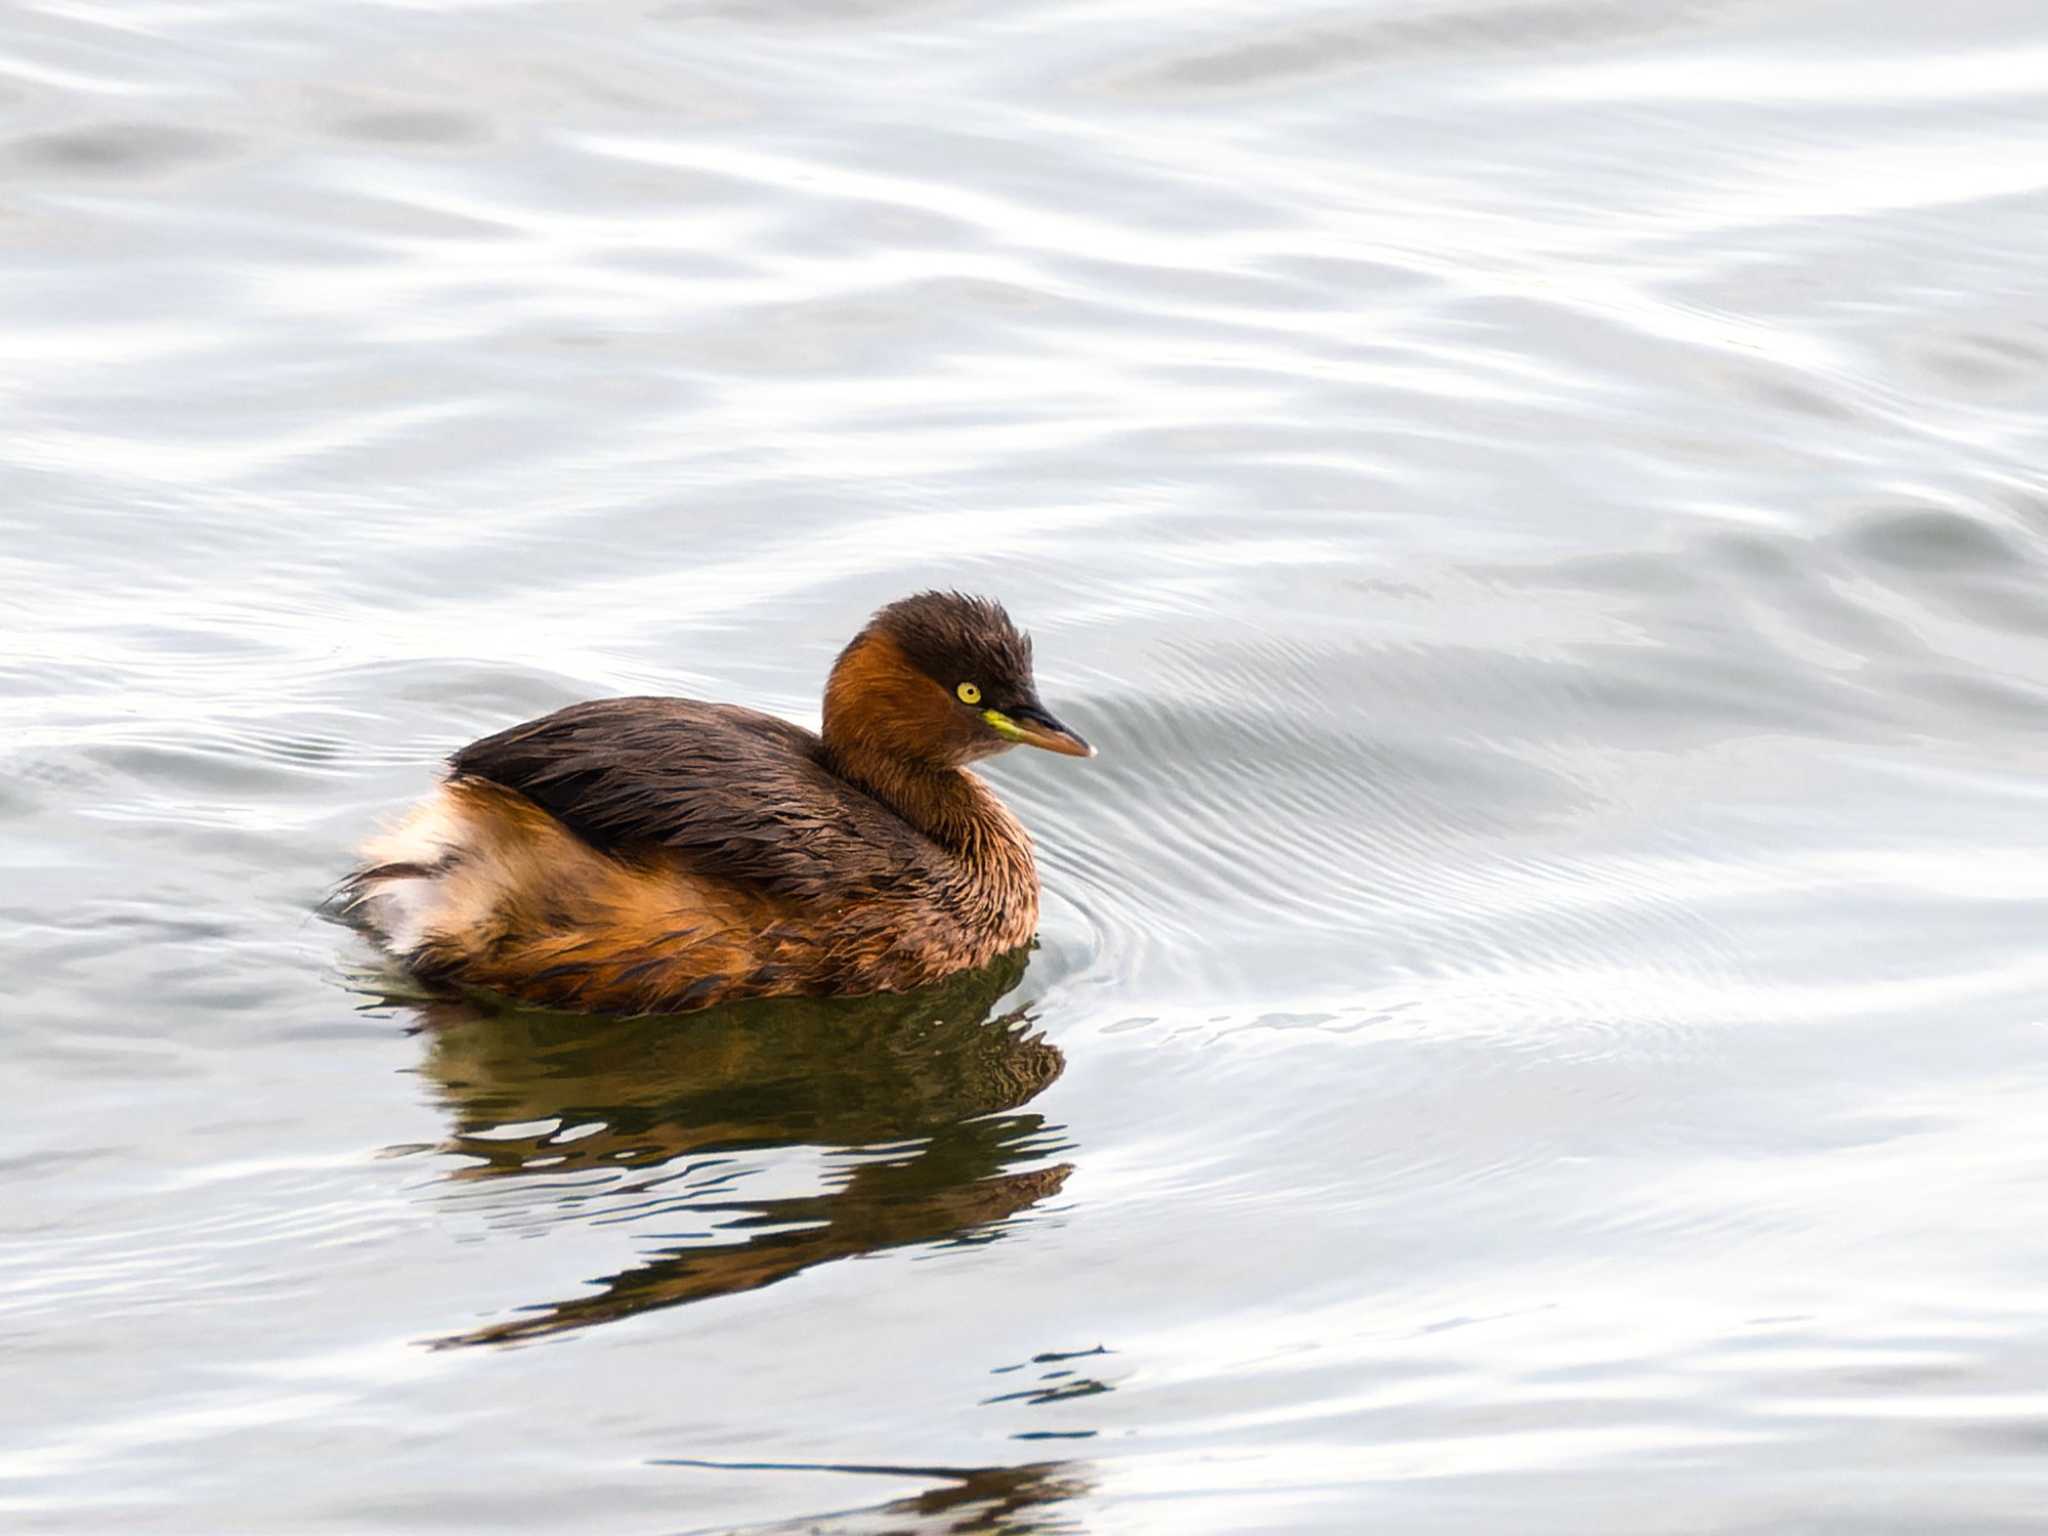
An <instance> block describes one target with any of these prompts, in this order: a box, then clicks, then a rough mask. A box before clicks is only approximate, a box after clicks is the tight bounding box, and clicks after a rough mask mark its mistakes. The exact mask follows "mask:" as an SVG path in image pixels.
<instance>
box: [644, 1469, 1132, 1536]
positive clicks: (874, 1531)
mask: <svg viewBox="0 0 2048 1536" xmlns="http://www.w3.org/2000/svg"><path fill="white" fill-rule="evenodd" d="M655 1465H656V1466H670V1467H711V1468H716V1467H724V1468H728V1469H732V1470H747V1471H789V1472H848V1473H870V1474H878V1475H882V1476H888V1477H925V1478H931V1479H933V1480H934V1481H936V1482H937V1483H938V1484H939V1486H937V1487H934V1488H931V1489H928V1490H927V1491H925V1492H923V1493H919V1494H913V1495H912V1496H911V1497H909V1498H907V1499H898V1500H895V1501H894V1502H892V1503H888V1504H881V1505H876V1506H873V1507H871V1508H867V1509H852V1510H845V1511H842V1512H841V1513H839V1514H836V1515H830V1516H825V1517H822V1518H820V1517H815V1516H814V1517H810V1518H806V1519H800V1520H792V1521H787V1522H784V1523H781V1524H777V1525H762V1526H749V1527H747V1528H745V1529H744V1530H743V1531H735V1532H734V1533H733V1536H799V1533H801V1536H821V1533H824V1532H834V1533H843V1536H965V1533H967V1532H982V1533H992V1532H1000V1533H1002V1536H1065V1533H1070V1532H1077V1531H1079V1530H1080V1529H1081V1526H1080V1524H1079V1523H1078V1520H1077V1517H1076V1512H1075V1510H1074V1508H1073V1506H1074V1504H1075V1503H1076V1502H1077V1501H1079V1500H1081V1499H1084V1498H1086V1497H1087V1496H1088V1494H1089V1493H1091V1492H1092V1491H1093V1490H1092V1486H1091V1480H1090V1478H1089V1476H1088V1468H1087V1467H1086V1466H1085V1465H1082V1464H1079V1463H1075V1462H1056V1461H1054V1462H1036V1463H1033V1464H1031V1465H1028V1466H1021V1467H879V1466H877V1467H871V1466H804V1465H790V1464H783V1465H780V1466H776V1467H763V1466H761V1465H760V1464H758V1463H755V1464H751V1465H746V1466H744V1467H737V1466H735V1464H733V1463H730V1462H713V1461H686V1460H680V1459H678V1460H660V1461H657V1462H656V1463H655Z"/></svg>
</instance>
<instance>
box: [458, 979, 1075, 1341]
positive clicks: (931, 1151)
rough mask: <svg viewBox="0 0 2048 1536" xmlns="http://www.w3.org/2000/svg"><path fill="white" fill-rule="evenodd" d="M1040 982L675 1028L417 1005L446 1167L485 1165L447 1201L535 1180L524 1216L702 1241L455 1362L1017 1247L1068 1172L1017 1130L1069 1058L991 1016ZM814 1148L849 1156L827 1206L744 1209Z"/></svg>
mask: <svg viewBox="0 0 2048 1536" xmlns="http://www.w3.org/2000/svg"><path fill="white" fill-rule="evenodd" d="M1023 964H1024V957H1023V956H1022V955H1016V956H1011V957H1009V958H1008V959H1006V960H1004V961H1001V962H998V963H997V964H996V965H994V966H992V967H990V968H988V969H986V970H983V971H978V972H973V973H970V974H967V975H964V976H959V977H955V978H953V979H952V980H951V981H949V982H948V983H946V984H944V985H942V986H939V987H934V988H928V989H926V990H924V991H921V992H918V993H913V994H905V995H900V996H886V997H872V998H861V999H849V1000H832V1001H824V1000H818V1001H808V1000H807V1001H777V1002H761V1003H745V1004H737V1005H734V1006H732V1007H728V1008H724V1009H717V1010H711V1011H708V1012H705V1013H700V1014H692V1015H689V1016H687V1017H683V1018H673V1019H630V1020H598V1019H591V1018H586V1017H580V1016H570V1015H561V1014H543V1013H534V1012H530V1011H521V1010H514V1009H510V1008H505V1009H493V1008H491V1007H490V1005H488V1004H480V1003H476V1002H471V1001H461V1002H455V1001H447V1000H436V1001H431V1002H427V1003H425V1004H423V1005H420V1015H421V1018H420V1023H421V1026H422V1032H423V1035H424V1038H425V1040H426V1042H427V1050H426V1056H425V1061H424V1064H423V1070H424V1071H425V1073H426V1074H427V1076H428V1077H429V1079H430V1080H431V1081H432V1083H433V1084H434V1086H435V1088H436V1090H437V1092H438V1094H439V1096H440V1098H441V1099H442V1101H443V1103H444V1104H445V1106H446V1108H447V1110H448V1113H449V1115H450V1118H451V1120H452V1122H453V1126H452V1131H451V1134H450V1136H449V1138H448V1139H447V1141H446V1142H444V1143H443V1144H442V1147H441V1150H443V1151H447V1152H453V1153H458V1154H460V1155H462V1156H463V1157H464V1158H466V1159H469V1160H470V1162H469V1163H468V1165H467V1166H465V1167H463V1168H460V1169H457V1170H456V1171H454V1172H453V1173H451V1174H450V1175H449V1176H448V1177H449V1178H450V1180H453V1181H457V1182H466V1183H469V1184H475V1183H478V1182H480V1181H494V1180H496V1181H505V1180H516V1181H518V1182H519V1186H520V1187H521V1190H522V1195H523V1196H524V1198H522V1199H521V1200H520V1201H519V1202H518V1205H519V1207H520V1208H521V1209H522V1210H523V1213H524V1214H525V1215H527V1216H530V1215H531V1213H532V1208H533V1204H534V1202H533V1200H532V1199H531V1198H530V1196H531V1195H532V1194H533V1193H535V1192H536V1191H538V1192H544V1194H545V1200H544V1201H543V1202H542V1204H543V1212H544V1215H545V1216H546V1218H547V1219H560V1218H573V1217H578V1216H586V1217H589V1218H592V1219H600V1220H634V1221H645V1220H648V1219H650V1218H654V1217H659V1218H662V1219H661V1221H660V1223H659V1225H660V1227H661V1228H662V1230H663V1231H664V1234H665V1235H670V1236H672V1235H673V1234H674V1230H675V1228H676V1226H677V1225H679V1224H680V1225H684V1226H687V1227H689V1228H690V1229H691V1232H690V1234H689V1235H688V1236H687V1237H686V1238H685V1239H684V1240H683V1241H681V1242H677V1243H672V1244H671V1245H669V1246H664V1247H662V1248H660V1249H657V1250H655V1251H652V1252H650V1253H649V1254H648V1255H647V1256H646V1257H645V1258H644V1260H643V1261H642V1262H640V1263H639V1264H637V1265H635V1266H634V1267H632V1268H630V1269H627V1270H624V1271H622V1272H621V1273H618V1274H615V1275H610V1276H607V1277H605V1278H604V1279H602V1280H600V1281H599V1282H597V1285H598V1289H597V1290H596V1291H594V1292H591V1293H589V1294H585V1295H581V1296H577V1297H574V1298H571V1299H566V1300H561V1301H552V1302H546V1303H542V1304H539V1305H536V1306H533V1307H531V1308H528V1309H525V1310H524V1311H523V1312H522V1314H521V1315H519V1316H517V1317H515V1318H511V1319H509V1320H506V1321H502V1322H496V1323H492V1324H490V1325H488V1326H486V1327H482V1328H478V1329H476V1330H474V1331H472V1332H469V1333H464V1334H461V1335H458V1336H456V1337H453V1338H448V1339H442V1340H438V1341H436V1342H437V1343H439V1344H442V1345H458V1344H482V1343H500V1342H509V1341H513V1340H520V1339H530V1338H535V1337H538V1336H541V1335H546V1334H553V1333H560V1332H562V1331H565V1330H568V1329H574V1328H582V1327H588V1326H590V1325H592V1324H595V1323H603V1322H609V1321H612V1320H613V1319H616V1318H621V1317H628V1316H631V1315H633V1314H636V1313H640V1312H646V1311H650V1310H653V1309H656V1308H660V1307H670V1306H676V1305H679V1304H681V1303H683V1302H688V1301H698V1300H702V1299H704V1298H707V1297H713V1296H722V1295H727V1294H730V1293H733V1292H736V1291H746V1290H753V1289H756V1288H758V1287H760V1286H764V1285H769V1284H772V1283H774V1282H775V1281H777V1280H780V1279H784V1278H786V1277H787V1276H789V1275H793V1274H796V1273H797V1272H799V1271H800V1270H804V1269H807V1268H809V1267H810V1266H811V1265H813V1264H821V1263H824V1262H826V1261H827V1260H830V1259H841V1258H848V1257H852V1256H855V1255H858V1254H864V1253H873V1252H876V1251H877V1250H880V1249H884V1248H893V1247H899V1246H901V1245H904V1244H910V1243H932V1242H940V1241H945V1240H949V1239H950V1240H955V1241H963V1242H965V1241H985V1240H988V1239H989V1238H992V1237H994V1236H996V1235H999V1229H1000V1226H1001V1224H1002V1223H1003V1222H1005V1221H1006V1220H1008V1219H1009V1218H1010V1217H1012V1216H1014V1215H1016V1214H1017V1213H1018V1212H1020V1211H1022V1210H1024V1209H1025V1208H1026V1207H1028V1206H1031V1205H1033V1204H1035V1203H1036V1202H1038V1201H1040V1200H1043V1199H1045V1198H1046V1197H1047V1196H1049V1195H1051V1194H1053V1193H1054V1192H1055V1191H1057V1190H1058V1189H1059V1188H1060V1186H1061V1184H1062V1183H1064V1182H1065V1180H1066V1177H1067V1174H1068V1172H1069V1171H1070V1169H1069V1165H1067V1164H1064V1163H1058V1164H1050V1165H1048V1164H1047V1162H1046V1159H1047V1158H1048V1156H1049V1155H1050V1154H1051V1153H1052V1152H1054V1151H1055V1150H1057V1149H1058V1148H1059V1145H1060V1142H1059V1133H1058V1131H1057V1130H1056V1129H1055V1128H1052V1127H1048V1126H1047V1125H1046V1123H1045V1121H1044V1120H1043V1118H1042V1117H1041V1116H1039V1115H1036V1114H1029V1113H1016V1112H1015V1111H1017V1110H1018V1109H1019V1108H1020V1107H1021V1106H1022V1105H1024V1104H1026V1103H1028V1102H1029V1101H1030V1100H1031V1099H1033V1098H1034V1097H1036V1096H1037V1094H1038V1093H1039V1092H1040V1091H1041V1090H1042V1089H1043V1088H1045V1087H1046V1086H1047V1085H1048V1084H1049V1083H1051V1082H1052V1081H1053V1079H1054V1078H1056V1077H1058V1076H1059V1073H1060V1069H1061V1067H1062V1066H1063V1065H1064V1061H1063V1058H1062V1057H1061V1055H1060V1053H1059V1051H1058V1050H1057V1049H1056V1048H1055V1047H1054V1046H1052V1045H1050V1044H1049V1043H1047V1042H1046V1041H1045V1040H1043V1039H1042V1038H1039V1037H1038V1036H1037V1035H1036V1034H1035V1033H1033V1031H1032V1027H1031V1021H1030V1018H1029V1016H1028V1015H1027V1014H1025V1013H1024V1012H1022V1011H1021V1010H1019V1011H1016V1012H1011V1013H1006V1014H1003V1015H1001V1016H996V1017H992V1016H991V1014H992V1010H993V1008H994V1006H995V1003H996V1001H997V1000H998V999H999V998H1001V997H1002V996H1003V995H1004V994H1005V993H1007V992H1008V991H1009V990H1010V989H1011V988H1012V987H1013V986H1014V985H1015V984H1016V982H1017V980H1018V979H1019V977H1020V976H1021V974H1022V971H1023ZM799 1147H804V1148H820V1149H825V1150H826V1151H827V1152H828V1153H829V1154H830V1156H831V1158H832V1162H833V1166H834V1168H835V1173H834V1175H833V1176H832V1177H831V1178H830V1179H828V1181H827V1182H828V1185H829V1187H828V1188H826V1189H825V1190H824V1191H823V1192H820V1193H811V1194H801V1195H795V1196H787V1197H755V1198H752V1199H749V1198H747V1195H746V1190H745V1183H746V1177H745V1176H746V1175H747V1174H748V1173H749V1172H758V1171H759V1170H760V1167H761V1160H762V1159H763V1158H766V1157H768V1156H769V1155H770V1154H771V1153H772V1151H773V1150H774V1149H791V1148H799ZM856 1149H857V1150H856ZM1022 1165H1030V1166H1022ZM842 1167H843V1176H842V1173H841V1172H840V1171H839V1170H841V1169H842ZM474 1193H476V1194H478V1195H485V1194H487V1193H488V1192H487V1191H484V1190H477V1191H474Z"/></svg>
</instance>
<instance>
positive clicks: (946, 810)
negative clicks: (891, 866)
mask: <svg viewBox="0 0 2048 1536" xmlns="http://www.w3.org/2000/svg"><path fill="white" fill-rule="evenodd" d="M826 753H827V755H828V757H829V758H830V759H831V762H832V766H833V768H835V769H836V770H837V771H838V773H839V775H840V777H841V778H844V779H847V780H850V781H851V782H853V783H854V784H857V785H859V786H860V787H861V788H862V789H864V790H866V791H867V792H868V793H869V794H871V795H873V796H874V797H875V798H876V799H877V800H879V801H881V802H882V803H883V804H884V805H886V806H888V807H889V809H890V810H892V811H894V812H895V813H896V814H897V815H898V816H901V817H902V818H903V819H904V820H905V821H907V822H909V823H910V824H911V825H912V826H913V827H915V828H917V830H918V831H920V832H922V833H923V834H924V835H925V836H926V837H928V838H930V839H931V840H932V841H933V842H935V843H937V844H938V845H939V846H940V847H942V848H944V849H946V850H947V851H949V852H951V853H956V854H958V855H960V856H961V857H962V858H966V859H970V860H972V859H975V858H977V857H987V856H992V855H994V854H996V853H998V852H1000V851H1001V848H1002V846H1003V845H1005V844H1009V843H1016V842H1022V841H1023V835H1024V834H1023V828H1022V827H1021V826H1019V825H1018V823H1017V818H1016V817H1014V816H1012V815H1011V814H1010V813H1009V811H1008V810H1006V809H1005V808H1004V806H1003V803H1002V802H1001V801H1000V800H998V799H997V798H996V797H995V794H994V793H993V792H992V791H991V790H990V789H989V787H988V786H987V785H986V784H984V783H982V781H981V780H980V779H979V778H977V777H976V776H975V775H974V774H971V773H969V772H968V771H967V770H966V769H964V768H941V767H937V766H934V765H932V764H929V763H921V762H917V761H915V760H913V759H910V758H904V757H899V756H896V755H895V754H893V753H887V752H878V751H875V750H873V749H870V748H864V747H862V746H859V745H847V744H843V743H842V744H834V743H833V742H832V741H831V740H830V739H829V738H828V739H827V741H826ZM1025 849H1026V853H1027V856H1028V853H1029V844H1028V843H1027V844H1025Z"/></svg>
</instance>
